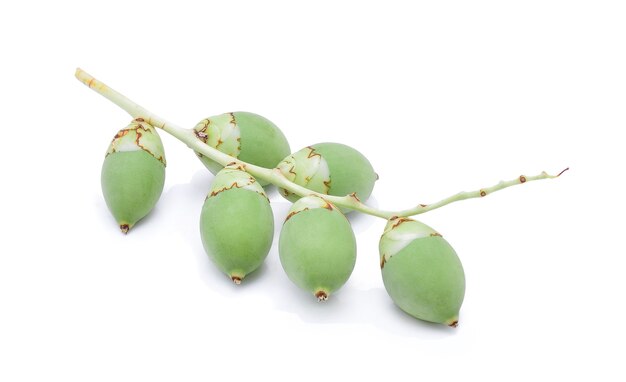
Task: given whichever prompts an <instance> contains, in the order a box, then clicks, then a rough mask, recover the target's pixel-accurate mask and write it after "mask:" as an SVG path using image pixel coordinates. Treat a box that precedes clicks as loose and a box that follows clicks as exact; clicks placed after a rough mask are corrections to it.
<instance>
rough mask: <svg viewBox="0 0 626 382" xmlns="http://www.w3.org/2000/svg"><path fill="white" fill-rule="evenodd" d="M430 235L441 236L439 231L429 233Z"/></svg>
mask: <svg viewBox="0 0 626 382" xmlns="http://www.w3.org/2000/svg"><path fill="white" fill-rule="evenodd" d="M430 236H431V237H432V236H438V237H443V236H441V234H440V233H439V232H433V233H431V234H430Z"/></svg>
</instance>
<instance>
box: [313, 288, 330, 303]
mask: <svg viewBox="0 0 626 382" xmlns="http://www.w3.org/2000/svg"><path fill="white" fill-rule="evenodd" d="M315 297H317V301H318V302H323V301H326V300H328V293H326V292H324V291H323V290H319V291H317V292H315Z"/></svg>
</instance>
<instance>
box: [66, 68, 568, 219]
mask: <svg viewBox="0 0 626 382" xmlns="http://www.w3.org/2000/svg"><path fill="white" fill-rule="evenodd" d="M75 76H76V78H77V79H78V80H79V81H81V82H82V83H83V84H85V85H86V86H87V87H89V88H90V89H92V90H93V91H95V92H96V93H98V94H100V95H102V96H103V97H104V98H106V99H108V100H109V101H111V102H113V103H114V104H116V105H117V106H119V107H120V108H121V109H123V110H124V111H126V112H127V113H128V114H130V115H131V116H132V117H133V118H135V119H138V120H143V121H145V122H147V123H148V124H150V125H152V126H155V127H158V128H160V129H162V130H164V131H165V132H167V133H169V134H170V135H172V136H174V137H175V138H176V139H178V140H180V141H181V142H183V143H185V144H186V145H187V147H189V148H190V149H192V150H194V151H196V152H199V153H202V154H203V155H205V156H207V157H208V158H210V159H212V160H214V161H215V162H217V163H219V164H220V165H222V166H227V165H229V164H231V163H235V164H236V165H237V166H240V167H242V168H243V169H244V170H245V171H246V172H248V173H249V174H251V175H252V176H254V177H255V178H258V179H262V180H264V181H266V182H268V183H272V184H274V185H276V186H277V187H279V188H283V189H285V190H288V191H289V192H292V193H294V194H297V195H299V196H302V197H304V196H307V195H317V196H319V197H322V198H324V199H326V200H327V201H329V202H331V203H333V204H334V205H336V206H340V207H345V208H348V209H351V210H356V211H360V212H362V213H365V214H368V215H372V216H377V217H379V218H382V219H387V220H388V219H390V218H392V217H394V216H404V217H408V216H414V215H419V214H423V213H425V212H428V211H432V210H435V209H437V208H441V207H443V206H445V205H448V204H450V203H453V202H457V201H460V200H465V199H471V198H481V197H484V196H487V195H489V194H491V193H493V192H496V191H499V190H502V189H505V188H508V187H511V186H515V185H519V184H523V183H527V182H531V181H535V180H541V179H554V178H557V177H559V176H560V175H561V174H563V172H565V171H566V170H568V169H569V168H566V169H565V170H563V171H561V172H560V173H559V174H557V175H549V174H547V173H546V172H545V171H544V172H542V173H541V174H539V175H534V176H524V175H521V176H519V177H517V178H515V179H512V180H508V181H501V182H499V183H498V184H496V185H493V186H491V187H487V188H481V189H479V190H475V191H468V192H459V193H457V194H454V195H452V196H449V197H447V198H445V199H442V200H440V201H438V202H436V203H431V204H418V205H416V206H415V207H413V208H409V209H406V210H402V211H385V210H379V209H376V208H373V207H370V206H368V205H366V204H364V203H362V202H361V201H360V200H359V199H358V198H357V197H356V195H345V196H332V195H326V194H321V193H318V192H315V191H312V190H309V189H307V188H305V187H302V186H300V185H297V184H295V183H293V182H291V181H289V180H288V179H287V178H285V176H284V175H283V174H282V173H281V172H280V170H278V169H268V168H264V167H259V166H255V165H253V164H250V163H246V162H244V161H241V160H239V159H237V158H234V157H231V156H230V155H227V154H224V153H222V152H221V151H219V150H216V149H214V148H213V147H211V146H208V145H207V144H205V143H204V142H202V141H201V140H200V139H198V138H197V137H196V135H195V133H194V130H193V129H185V128H182V127H179V126H177V125H176V124H174V123H172V122H170V121H167V120H166V119H164V118H161V117H159V116H158V115H156V114H154V113H152V112H151V111H149V110H147V109H145V108H144V107H142V106H140V105H139V104H137V103H135V102H134V101H132V100H130V99H129V98H128V97H126V96H125V95H123V94H121V93H119V92H117V91H116V90H114V89H113V88H111V87H109V86H107V85H106V84H104V83H103V82H101V81H99V80H97V79H96V78H94V77H93V76H91V75H90V74H89V73H87V72H85V71H83V70H82V69H80V68H77V69H76V73H75Z"/></svg>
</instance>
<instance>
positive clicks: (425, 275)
mask: <svg viewBox="0 0 626 382" xmlns="http://www.w3.org/2000/svg"><path fill="white" fill-rule="evenodd" d="M379 250H380V267H381V272H382V276H383V282H384V284H385V289H386V290H387V293H389V296H390V297H391V299H392V300H393V301H394V302H395V303H396V305H398V306H399V307H400V309H402V310H404V311H405V312H407V313H408V314H410V315H412V316H414V317H416V318H419V319H421V320H425V321H430V322H436V323H440V324H445V325H449V326H453V327H456V326H457V324H458V321H459V310H460V309H461V304H462V303H463V297H464V295H465V274H464V273H463V266H462V265H461V261H460V260H459V258H458V256H457V254H456V252H455V251H454V249H453V248H452V247H451V246H450V244H448V242H447V241H446V240H445V239H444V238H443V237H442V236H441V235H440V234H439V233H438V232H437V231H435V230H433V229H432V228H430V227H429V226H427V225H426V224H423V223H421V222H419V221H417V220H412V219H409V218H403V217H397V216H396V217H393V218H392V219H390V220H389V222H388V223H387V226H386V227H385V232H384V233H383V235H382V237H381V239H380V244H379Z"/></svg>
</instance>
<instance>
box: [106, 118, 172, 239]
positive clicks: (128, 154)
mask: <svg viewBox="0 0 626 382" xmlns="http://www.w3.org/2000/svg"><path fill="white" fill-rule="evenodd" d="M100 179H101V185H102V194H103V195H104V200H105V201H106V204H107V207H108V208H109V210H110V211H111V213H112V214H113V217H114V218H115V220H116V221H117V223H118V224H119V226H120V229H121V230H122V232H123V233H127V232H128V230H130V229H131V228H132V227H133V226H134V225H135V223H137V222H138V221H139V220H140V219H142V218H143V217H144V216H146V215H147V214H148V213H149V212H150V211H151V210H152V208H154V206H155V204H156V202H157V201H158V200H159V197H160V196H161V192H162V191H163V185H164V183H165V153H164V150H163V144H162V142H161V138H160V137H159V135H158V134H157V132H156V130H155V129H154V127H152V126H150V125H149V124H147V123H145V122H144V121H143V120H142V119H136V120H134V121H133V122H131V123H130V124H129V125H128V126H127V127H126V128H125V129H122V130H120V131H119V132H118V133H117V134H116V135H115V137H114V138H113V140H112V141H111V144H110V145H109V149H108V150H107V154H106V156H105V159H104V163H103V164H102V172H101V178H100Z"/></svg>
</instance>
